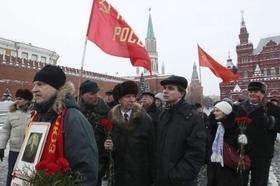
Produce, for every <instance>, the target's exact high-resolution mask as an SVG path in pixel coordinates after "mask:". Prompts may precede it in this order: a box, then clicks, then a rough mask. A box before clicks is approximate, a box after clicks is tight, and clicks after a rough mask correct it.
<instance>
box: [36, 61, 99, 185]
mask: <svg viewBox="0 0 280 186" xmlns="http://www.w3.org/2000/svg"><path fill="white" fill-rule="evenodd" d="M65 81H66V76H65V74H64V72H63V71H62V69H61V68H59V67H58V66H54V65H47V66H45V67H44V68H42V69H41V70H40V71H39V72H37V73H36V75H35V77H34V79H33V83H34V87H33V89H32V92H33V95H34V99H35V110H36V112H35V114H34V115H33V121H38V122H50V123H51V127H50V130H49V134H50V135H48V138H47V140H46V144H45V147H44V150H43V154H42V157H41V160H40V162H39V163H38V164H37V166H36V167H37V169H42V170H45V171H46V172H48V171H49V170H50V169H51V168H53V167H54V166H55V167H57V168H58V170H57V171H63V169H64V168H65V167H61V164H59V162H60V161H61V159H65V161H68V162H69V165H70V168H71V170H72V171H73V172H74V173H77V174H78V173H79V174H80V175H81V177H82V179H81V180H80V181H81V183H77V184H78V185H88V186H95V185H96V182H97V168H98V152H97V147H96V142H95V138H94V137H93V136H94V133H93V130H92V127H91V125H90V123H89V122H88V121H87V119H86V118H85V117H84V115H83V114H82V113H81V112H80V111H79V110H78V107H77V105H76V103H75V99H74V97H73V96H72V95H73V93H74V91H75V90H74V86H73V84H72V83H70V82H67V83H65ZM61 150H62V151H61ZM50 166H52V167H50Z"/></svg>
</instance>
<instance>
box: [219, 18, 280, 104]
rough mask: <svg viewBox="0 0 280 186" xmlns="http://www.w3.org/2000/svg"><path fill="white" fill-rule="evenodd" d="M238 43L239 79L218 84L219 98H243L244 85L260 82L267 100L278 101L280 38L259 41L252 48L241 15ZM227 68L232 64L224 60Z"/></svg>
mask: <svg viewBox="0 0 280 186" xmlns="http://www.w3.org/2000/svg"><path fill="white" fill-rule="evenodd" d="M239 41H240V43H239V44H238V45H237V46H236V53H237V68H238V73H239V74H240V77H241V78H240V80H238V81H232V82H229V83H220V91H221V98H224V97H230V98H232V99H234V100H238V99H244V98H246V97H247V90H246V89H247V85H248V83H249V82H251V81H260V82H263V83H264V84H265V85H266V86H267V95H266V96H267V98H268V99H270V98H277V99H278V100H279V98H280V36H273V37H268V38H263V39H261V40H260V42H259V43H258V45H257V47H256V48H254V46H253V44H252V43H250V42H249V33H248V31H247V28H246V25H245V21H244V18H243V16H242V21H241V28H240V34H239ZM227 66H228V68H232V63H231V61H230V60H228V63H227Z"/></svg>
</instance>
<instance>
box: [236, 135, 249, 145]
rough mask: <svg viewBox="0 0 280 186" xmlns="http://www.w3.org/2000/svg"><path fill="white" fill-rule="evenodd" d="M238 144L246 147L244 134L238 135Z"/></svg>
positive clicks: (246, 141)
mask: <svg viewBox="0 0 280 186" xmlns="http://www.w3.org/2000/svg"><path fill="white" fill-rule="evenodd" d="M238 143H240V144H242V145H247V144H248V139H247V136H246V135H245V134H240V135H239V136H238Z"/></svg>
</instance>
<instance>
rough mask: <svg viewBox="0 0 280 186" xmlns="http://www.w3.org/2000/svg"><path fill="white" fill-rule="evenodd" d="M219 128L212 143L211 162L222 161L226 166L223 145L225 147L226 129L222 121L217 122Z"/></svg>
mask: <svg viewBox="0 0 280 186" xmlns="http://www.w3.org/2000/svg"><path fill="white" fill-rule="evenodd" d="M217 124H218V129H217V132H216V136H215V140H214V142H213V145H212V155H211V162H216V163H220V164H221V165H222V167H223V166H224V159H223V147H224V134H225V129H224V127H223V125H222V123H221V122H217Z"/></svg>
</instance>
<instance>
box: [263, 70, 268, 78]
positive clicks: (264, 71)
mask: <svg viewBox="0 0 280 186" xmlns="http://www.w3.org/2000/svg"><path fill="white" fill-rule="evenodd" d="M263 75H264V76H267V69H266V68H263Z"/></svg>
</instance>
